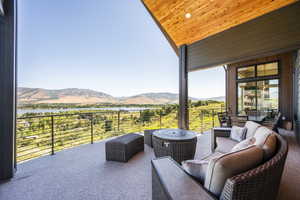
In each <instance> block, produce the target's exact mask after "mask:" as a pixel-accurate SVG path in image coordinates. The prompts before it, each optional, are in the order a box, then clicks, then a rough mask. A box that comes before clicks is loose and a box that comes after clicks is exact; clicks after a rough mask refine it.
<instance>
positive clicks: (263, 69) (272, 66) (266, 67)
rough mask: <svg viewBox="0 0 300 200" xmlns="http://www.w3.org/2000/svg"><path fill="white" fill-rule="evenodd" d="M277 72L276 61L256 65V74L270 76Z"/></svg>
mask: <svg viewBox="0 0 300 200" xmlns="http://www.w3.org/2000/svg"><path fill="white" fill-rule="evenodd" d="M277 74H278V63H277V62H274V63H268V64H263V65H257V76H272V75H277Z"/></svg>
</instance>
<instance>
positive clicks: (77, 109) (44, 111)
mask: <svg viewBox="0 0 300 200" xmlns="http://www.w3.org/2000/svg"><path fill="white" fill-rule="evenodd" d="M149 109H154V108H153V107H103V108H95V107H90V108H89V107H86V108H49V109H41V108H39V109H18V115H23V114H27V113H60V112H68V111H84V110H87V111H95V110H99V111H101V110H106V111H141V110H149Z"/></svg>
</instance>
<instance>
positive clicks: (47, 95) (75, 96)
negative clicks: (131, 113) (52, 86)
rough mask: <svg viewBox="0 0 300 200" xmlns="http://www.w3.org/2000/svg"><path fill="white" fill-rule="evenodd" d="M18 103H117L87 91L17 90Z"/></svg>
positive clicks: (75, 89) (114, 100)
mask: <svg viewBox="0 0 300 200" xmlns="http://www.w3.org/2000/svg"><path fill="white" fill-rule="evenodd" d="M18 101H19V103H21V104H28V103H32V104H35V103H84V104H91V103H106V102H110V103H117V100H116V99H115V98H114V97H113V96H111V95H109V94H105V93H103V92H97V91H93V90H88V89H77V88H69V89H61V90H47V89H41V88H18Z"/></svg>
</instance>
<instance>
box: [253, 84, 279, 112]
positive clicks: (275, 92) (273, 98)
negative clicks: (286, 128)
mask: <svg viewBox="0 0 300 200" xmlns="http://www.w3.org/2000/svg"><path fill="white" fill-rule="evenodd" d="M278 98H279V89H278V80H277V79H275V80H264V81H258V82H257V110H259V111H262V112H270V111H273V112H277V111H278V101H279V100H278Z"/></svg>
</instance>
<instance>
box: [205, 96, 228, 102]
mask: <svg viewBox="0 0 300 200" xmlns="http://www.w3.org/2000/svg"><path fill="white" fill-rule="evenodd" d="M200 100H213V101H225V97H224V96H219V97H210V98H201V99H200Z"/></svg>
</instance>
